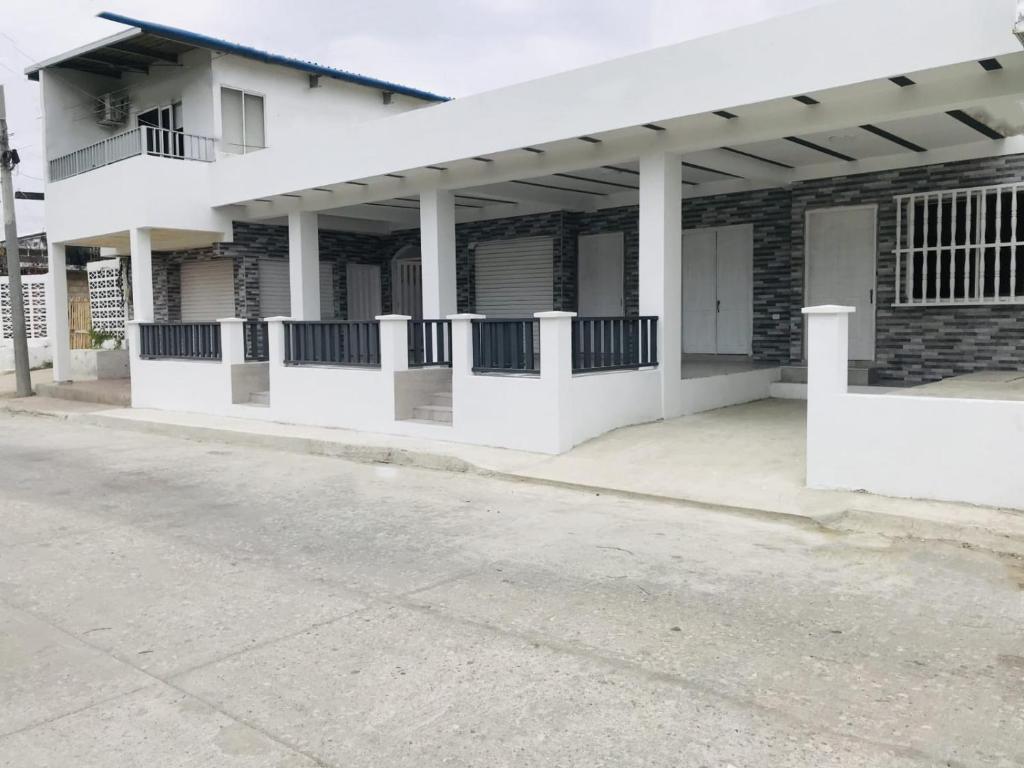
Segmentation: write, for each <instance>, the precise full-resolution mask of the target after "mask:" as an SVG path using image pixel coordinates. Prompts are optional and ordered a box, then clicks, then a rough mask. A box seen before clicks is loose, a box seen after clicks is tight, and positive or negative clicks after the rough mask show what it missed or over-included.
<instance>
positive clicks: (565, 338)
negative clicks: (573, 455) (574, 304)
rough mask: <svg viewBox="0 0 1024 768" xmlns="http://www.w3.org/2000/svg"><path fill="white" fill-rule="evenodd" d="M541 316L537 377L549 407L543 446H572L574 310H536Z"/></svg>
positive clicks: (557, 449) (554, 448)
mask: <svg viewBox="0 0 1024 768" xmlns="http://www.w3.org/2000/svg"><path fill="white" fill-rule="evenodd" d="M533 316H534V317H536V318H537V319H538V320H540V378H541V381H542V382H543V383H544V397H545V398H546V399H547V401H548V402H547V403H545V404H544V405H545V406H546V407H547V408H548V412H549V415H548V419H547V423H548V424H549V425H550V429H551V436H550V438H549V439H550V444H549V445H547V446H545V450H546V451H547V452H550V453H562V452H564V451H567V450H569V449H570V448H572V413H571V411H570V409H571V408H572V319H573V318H574V317H576V313H575V312H535V313H534V315H533Z"/></svg>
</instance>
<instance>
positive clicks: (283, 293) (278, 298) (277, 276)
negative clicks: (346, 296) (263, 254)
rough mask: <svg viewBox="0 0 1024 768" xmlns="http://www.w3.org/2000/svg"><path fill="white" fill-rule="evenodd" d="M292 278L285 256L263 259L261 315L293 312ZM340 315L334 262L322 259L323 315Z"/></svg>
mask: <svg viewBox="0 0 1024 768" xmlns="http://www.w3.org/2000/svg"><path fill="white" fill-rule="evenodd" d="M291 307H292V297H291V281H290V280H289V277H288V261H287V260H286V259H260V317H289V316H291V311H292V310H291ZM336 316H337V311H336V310H335V300H334V264H332V263H331V262H329V261H321V262H320V319H321V320H329V319H331V318H333V317H336Z"/></svg>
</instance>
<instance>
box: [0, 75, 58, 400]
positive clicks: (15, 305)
mask: <svg viewBox="0 0 1024 768" xmlns="http://www.w3.org/2000/svg"><path fill="white" fill-rule="evenodd" d="M17 164H18V153H17V151H15V150H12V149H11V142H10V137H9V136H8V135H7V103H6V101H5V100H4V87H3V85H0V200H2V202H3V206H4V239H5V240H6V242H7V297H8V300H9V301H10V302H11V328H12V331H13V336H14V375H15V379H16V382H17V395H18V397H29V396H30V395H31V394H32V374H31V373H30V372H29V369H28V339H27V338H26V336H25V301H24V295H23V294H22V292H21V291H22V289H21V254H20V253H19V252H18V224H17V221H16V220H15V218H14V183H13V182H12V181H11V169H12V168H14V166H15V165H17ZM52 311H54V312H59V311H60V308H59V307H52Z"/></svg>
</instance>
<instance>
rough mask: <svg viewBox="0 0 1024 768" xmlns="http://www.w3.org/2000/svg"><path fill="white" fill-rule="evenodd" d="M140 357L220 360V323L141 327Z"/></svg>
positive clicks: (150, 324) (143, 324)
mask: <svg viewBox="0 0 1024 768" xmlns="http://www.w3.org/2000/svg"><path fill="white" fill-rule="evenodd" d="M139 342H140V348H139V357H142V358H144V359H147V360H159V359H173V360H220V324H219V323H141V324H140V325H139Z"/></svg>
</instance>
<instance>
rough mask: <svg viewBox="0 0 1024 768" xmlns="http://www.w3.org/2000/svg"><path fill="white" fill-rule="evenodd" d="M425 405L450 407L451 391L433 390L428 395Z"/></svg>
mask: <svg viewBox="0 0 1024 768" xmlns="http://www.w3.org/2000/svg"><path fill="white" fill-rule="evenodd" d="M427 405H446V406H448V407H449V408H451V407H452V393H451V392H434V393H432V394H431V395H430V401H429V402H428V403H427Z"/></svg>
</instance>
